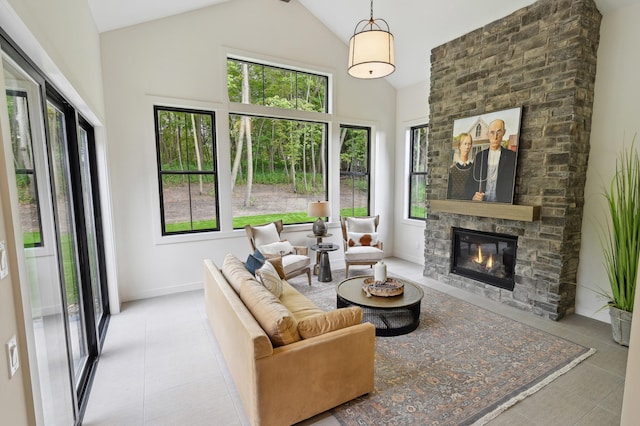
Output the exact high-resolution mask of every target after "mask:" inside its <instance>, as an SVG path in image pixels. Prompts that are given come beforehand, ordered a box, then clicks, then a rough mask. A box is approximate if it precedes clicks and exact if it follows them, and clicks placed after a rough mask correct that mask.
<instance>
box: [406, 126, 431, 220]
mask: <svg viewBox="0 0 640 426" xmlns="http://www.w3.org/2000/svg"><path fill="white" fill-rule="evenodd" d="M428 135H429V125H428V124H425V125H423V126H416V127H412V128H411V170H410V171H409V219H420V220H425V219H426V208H425V203H426V199H427V191H426V188H427V141H428Z"/></svg>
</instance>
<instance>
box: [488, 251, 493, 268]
mask: <svg viewBox="0 0 640 426" xmlns="http://www.w3.org/2000/svg"><path fill="white" fill-rule="evenodd" d="M491 268H493V254H490V255H489V259H487V270H489V269H491Z"/></svg>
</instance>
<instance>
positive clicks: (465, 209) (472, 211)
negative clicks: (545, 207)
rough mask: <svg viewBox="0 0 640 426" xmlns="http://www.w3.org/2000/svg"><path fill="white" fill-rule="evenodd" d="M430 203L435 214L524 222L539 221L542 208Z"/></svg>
mask: <svg viewBox="0 0 640 426" xmlns="http://www.w3.org/2000/svg"><path fill="white" fill-rule="evenodd" d="M430 203H431V211H433V212H441V213H454V214H464V215H468V216H480V217H493V218H497V219H510V220H520V221H523V222H533V221H536V220H539V219H540V210H541V206H523V205H514V204H502V203H483V202H477V201H453V200H431V201H430Z"/></svg>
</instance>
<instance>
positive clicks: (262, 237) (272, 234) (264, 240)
mask: <svg viewBox="0 0 640 426" xmlns="http://www.w3.org/2000/svg"><path fill="white" fill-rule="evenodd" d="M251 231H252V233H253V241H254V244H255V246H256V247H258V248H260V246H263V245H265V244H271V243H275V242H277V241H280V235H279V234H278V229H277V228H276V224H275V223H273V222H271V223H267V224H266V225H260V226H252V227H251Z"/></svg>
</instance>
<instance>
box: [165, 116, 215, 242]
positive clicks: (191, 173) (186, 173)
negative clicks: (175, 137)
mask: <svg viewBox="0 0 640 426" xmlns="http://www.w3.org/2000/svg"><path fill="white" fill-rule="evenodd" d="M160 111H167V112H179V113H186V114H202V115H207V116H210V118H211V137H212V143H211V145H212V146H211V150H212V152H211V155H212V160H213V170H211V171H204V170H201V171H194V170H188V169H187V170H180V171H175V170H172V171H166V170H162V156H161V151H160V128H159V123H158V114H159V112H160ZM153 122H154V129H155V142H156V167H157V171H158V194H159V200H160V206H159V207H160V231H161V234H162V236H163V237H164V236H173V235H185V234H202V233H207V232H219V231H220V192H219V190H218V187H219V185H218V184H219V178H218V170H219V167H218V152H217V131H216V114H215V112H214V111H209V110H203V109H196V108H182V107H172V106H167V105H154V106H153ZM167 175H183V176H189V177H191V176H199V175H207V176H213V182H214V183H213V185H214V191H215V197H214V208H215V214H216V217H215V226H213V227H211V228H204V229H193V222H194V220H193V211H192V209H193V204H192V203H191V190H190V189H191V188H190V187H189V199H190V202H189V212H190V215H189V216H190V223H191V226H192V229H189V230H180V231H167V229H166V225H167V224H166V221H165V210H164V193H163V184H162V178H163V177H164V176H167Z"/></svg>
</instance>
